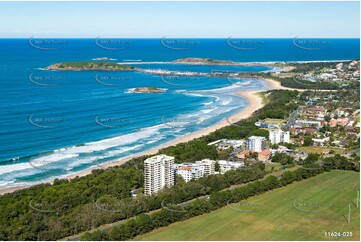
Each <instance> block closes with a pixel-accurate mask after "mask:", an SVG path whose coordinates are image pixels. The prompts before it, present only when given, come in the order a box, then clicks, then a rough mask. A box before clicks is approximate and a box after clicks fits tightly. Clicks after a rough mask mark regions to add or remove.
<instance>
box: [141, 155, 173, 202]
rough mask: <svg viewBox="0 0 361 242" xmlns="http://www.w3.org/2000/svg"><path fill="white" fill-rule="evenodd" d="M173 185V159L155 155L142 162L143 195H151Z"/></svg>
mask: <svg viewBox="0 0 361 242" xmlns="http://www.w3.org/2000/svg"><path fill="white" fill-rule="evenodd" d="M173 185H174V157H171V156H167V155H157V156H153V157H151V158H148V159H146V160H145V161H144V193H145V194H146V195H151V194H153V193H157V192H158V191H159V190H161V189H162V188H164V187H171V186H173Z"/></svg>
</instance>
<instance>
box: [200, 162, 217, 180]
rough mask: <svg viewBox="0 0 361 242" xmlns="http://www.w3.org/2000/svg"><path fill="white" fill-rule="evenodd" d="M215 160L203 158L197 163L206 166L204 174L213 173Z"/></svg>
mask: <svg viewBox="0 0 361 242" xmlns="http://www.w3.org/2000/svg"><path fill="white" fill-rule="evenodd" d="M215 163H216V162H215V161H214V160H210V159H203V160H201V161H196V164H197V165H201V166H203V167H204V176H208V175H213V174H214V171H215Z"/></svg>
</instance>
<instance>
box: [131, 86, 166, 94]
mask: <svg viewBox="0 0 361 242" xmlns="http://www.w3.org/2000/svg"><path fill="white" fill-rule="evenodd" d="M133 92H136V93H160V92H166V89H162V88H157V87H138V88H134V90H133Z"/></svg>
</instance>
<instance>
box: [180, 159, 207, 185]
mask: <svg viewBox="0 0 361 242" xmlns="http://www.w3.org/2000/svg"><path fill="white" fill-rule="evenodd" d="M176 173H177V174H178V175H180V176H182V178H183V180H184V181H185V182H189V181H190V180H192V179H194V180H196V179H198V178H201V177H203V176H204V166H203V165H200V164H194V163H182V164H178V165H176Z"/></svg>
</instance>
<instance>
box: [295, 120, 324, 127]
mask: <svg viewBox="0 0 361 242" xmlns="http://www.w3.org/2000/svg"><path fill="white" fill-rule="evenodd" d="M295 124H296V125H299V126H301V127H311V126H316V127H317V128H319V127H321V126H322V123H321V121H314V120H302V119H297V120H296V122H295Z"/></svg>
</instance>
